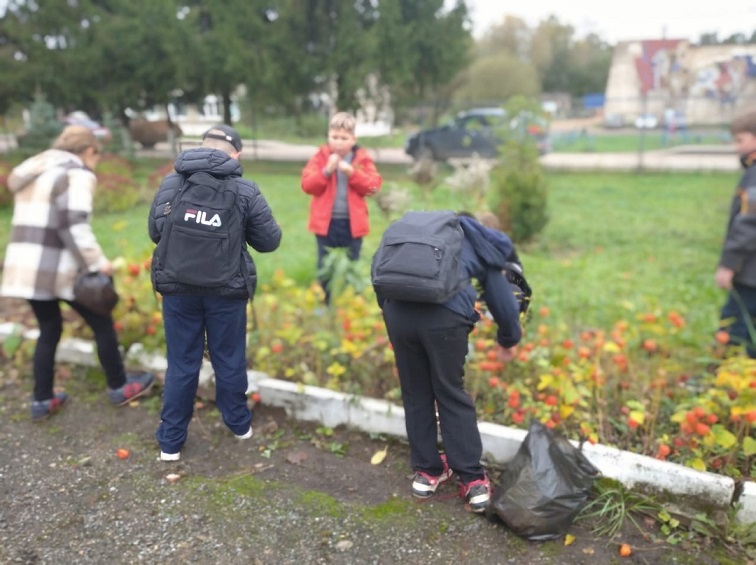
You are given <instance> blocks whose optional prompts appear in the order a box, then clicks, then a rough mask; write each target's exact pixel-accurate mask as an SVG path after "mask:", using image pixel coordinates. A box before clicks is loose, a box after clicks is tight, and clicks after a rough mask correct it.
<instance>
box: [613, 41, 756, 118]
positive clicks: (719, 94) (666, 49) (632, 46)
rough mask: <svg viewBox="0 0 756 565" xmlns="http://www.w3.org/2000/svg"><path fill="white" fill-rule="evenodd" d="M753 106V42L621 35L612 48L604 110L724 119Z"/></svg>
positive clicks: (755, 73)
mask: <svg viewBox="0 0 756 565" xmlns="http://www.w3.org/2000/svg"><path fill="white" fill-rule="evenodd" d="M754 106H756V45H703V46H696V45H691V44H690V43H689V42H688V41H687V40H684V39H655V40H642V41H623V42H620V43H618V44H617V46H616V47H615V49H614V57H613V60H612V66H611V69H610V71H609V79H608V81H607V85H606V104H605V107H604V114H605V116H616V117H621V118H624V121H625V123H633V122H634V121H635V120H636V119H637V118H638V117H639V116H653V117H656V118H657V119H658V120H659V123H664V121H665V117H668V116H676V119H677V120H681V121H682V123H685V124H699V125H711V124H725V123H728V122H729V121H730V120H731V118H732V117H733V115H735V114H737V113H738V112H740V111H743V110H744V109H746V108H748V107H754Z"/></svg>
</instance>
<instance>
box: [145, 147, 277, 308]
mask: <svg viewBox="0 0 756 565" xmlns="http://www.w3.org/2000/svg"><path fill="white" fill-rule="evenodd" d="M174 168H175V170H176V172H175V173H171V174H169V175H168V176H167V177H165V179H164V180H163V182H162V183H161V185H160V188H159V189H158V191H157V194H156V195H155V199H154V201H153V202H152V207H151V208H150V216H149V219H148V227H149V232H150V239H152V241H153V242H155V243H158V242H159V241H160V236H161V234H162V233H163V226H164V224H165V215H164V214H163V211H164V209H165V206H166V204H168V203H170V202H171V201H172V200H173V198H174V196H176V193H177V191H178V190H179V188H181V186H182V184H183V182H184V178H186V177H188V176H189V175H191V174H193V173H197V172H200V171H204V172H207V173H209V174H211V175H213V176H214V177H216V178H219V179H227V178H234V179H236V186H237V188H238V191H239V193H238V198H237V199H236V203H237V205H238V206H239V210H240V211H241V214H242V223H243V225H244V230H245V237H244V238H245V241H246V243H247V244H249V245H250V246H251V247H252V248H253V249H254V250H255V251H259V252H261V253H264V252H268V251H275V250H276V249H277V248H278V246H279V245H280V243H281V228H280V227H279V225H278V223H277V222H276V220H275V218H274V217H273V213H272V212H271V210H270V207H269V206H268V203H267V202H266V200H265V198H264V197H263V195H262V194H261V193H260V189H259V188H258V186H257V185H256V184H255V183H254V182H251V181H248V180H246V179H243V178H241V175H242V166H241V164H240V163H239V161H237V160H236V159H233V158H232V157H230V156H229V155H228V154H226V153H224V152H223V151H219V150H218V149H211V148H208V147H197V148H194V149H189V150H187V151H183V152H182V153H180V154H179V156H178V157H177V158H176V163H175V165H174ZM244 262H245V263H246V266H247V268H246V275H247V276H246V277H245V276H244V270H243V269H242V268H241V264H240V265H239V273H238V275H237V276H235V277H233V278H232V279H231V281H229V283H228V285H227V286H224V287H217V288H215V287H214V288H206V287H196V286H192V285H187V284H183V283H180V282H177V281H172V280H170V279H169V278H168V276H167V274H166V273H165V272H163V271H160V270H157V269H156V263H155V262H154V261H153V269H156V271H155V272H153V274H152V278H153V281H154V284H155V290H156V291H157V292H159V293H161V294H195V295H212V296H226V297H229V298H250V299H251V298H252V297H253V296H254V292H255V288H256V286H257V270H256V268H255V264H254V261H252V257H251V256H250V255H249V251H248V250H247V249H246V246H244Z"/></svg>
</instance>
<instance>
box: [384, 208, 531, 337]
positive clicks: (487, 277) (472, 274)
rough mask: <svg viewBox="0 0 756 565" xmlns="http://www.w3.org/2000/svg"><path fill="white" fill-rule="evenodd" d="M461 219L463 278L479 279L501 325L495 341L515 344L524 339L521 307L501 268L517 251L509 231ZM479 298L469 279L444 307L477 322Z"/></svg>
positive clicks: (490, 307) (489, 308) (483, 297)
mask: <svg viewBox="0 0 756 565" xmlns="http://www.w3.org/2000/svg"><path fill="white" fill-rule="evenodd" d="M459 221H460V224H461V226H462V230H463V231H464V234H465V238H464V240H463V241H462V253H461V255H460V262H459V270H460V280H462V279H465V280H468V281H471V280H472V279H477V280H478V282H479V283H480V285H481V286H482V287H483V295H482V297H481V298H482V299H483V300H484V301H485V303H486V305H487V306H488V310H489V312H491V315H492V316H493V319H494V322H496V325H497V326H498V330H497V333H496V341H497V342H498V343H499V344H500V345H501V346H503V347H513V346H515V345H517V344H518V343H519V342H520V340H521V339H522V327H521V325H520V307H519V304H518V303H517V299H516V298H515V294H514V289H513V288H512V286H511V285H510V284H509V281H507V279H506V277H505V275H504V273H503V272H502V270H503V269H504V268H505V265H506V263H507V260H508V259H509V258H510V257H511V256H512V255H513V253H514V245H513V244H512V241H511V240H510V239H509V237H508V236H507V235H506V234H504V233H502V232H500V231H497V230H494V229H491V228H487V227H485V226H484V225H483V224H481V223H480V222H478V221H477V220H475V219H474V218H469V217H466V216H460V217H459ZM377 299H378V304H379V305H380V306H381V307H383V302H384V299H383V298H382V297H381V296H377ZM477 300H478V293H477V291H476V290H475V287H474V286H473V285H472V283H471V282H470V283H469V284H468V285H467V286H466V287H465V288H463V289H462V290H460V291H459V292H457V293H456V294H455V295H454V296H452V297H451V298H450V299H449V300H447V301H446V302H445V303H444V304H443V306H444V307H445V308H448V309H449V310H451V311H452V312H456V313H457V314H459V315H460V316H462V317H463V318H465V319H466V320H470V321H471V322H472V323H475V322H477V321H478V320H479V319H480V314H478V312H477V311H476V310H475V302H476V301H477Z"/></svg>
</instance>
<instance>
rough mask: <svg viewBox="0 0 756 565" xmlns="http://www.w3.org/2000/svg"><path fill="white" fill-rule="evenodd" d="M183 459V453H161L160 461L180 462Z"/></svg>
mask: <svg viewBox="0 0 756 565" xmlns="http://www.w3.org/2000/svg"><path fill="white" fill-rule="evenodd" d="M179 459H181V452H180V451H179V452H178V453H166V452H165V451H161V452H160V460H161V461H178V460H179Z"/></svg>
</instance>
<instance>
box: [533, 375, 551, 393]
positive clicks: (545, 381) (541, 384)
mask: <svg viewBox="0 0 756 565" xmlns="http://www.w3.org/2000/svg"><path fill="white" fill-rule="evenodd" d="M553 382H554V377H553V376H551V375H541V378H540V379H539V380H538V386H537V387H536V388H538V390H544V389H546V388H549V387H550V386H551V384H552V383H553Z"/></svg>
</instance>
